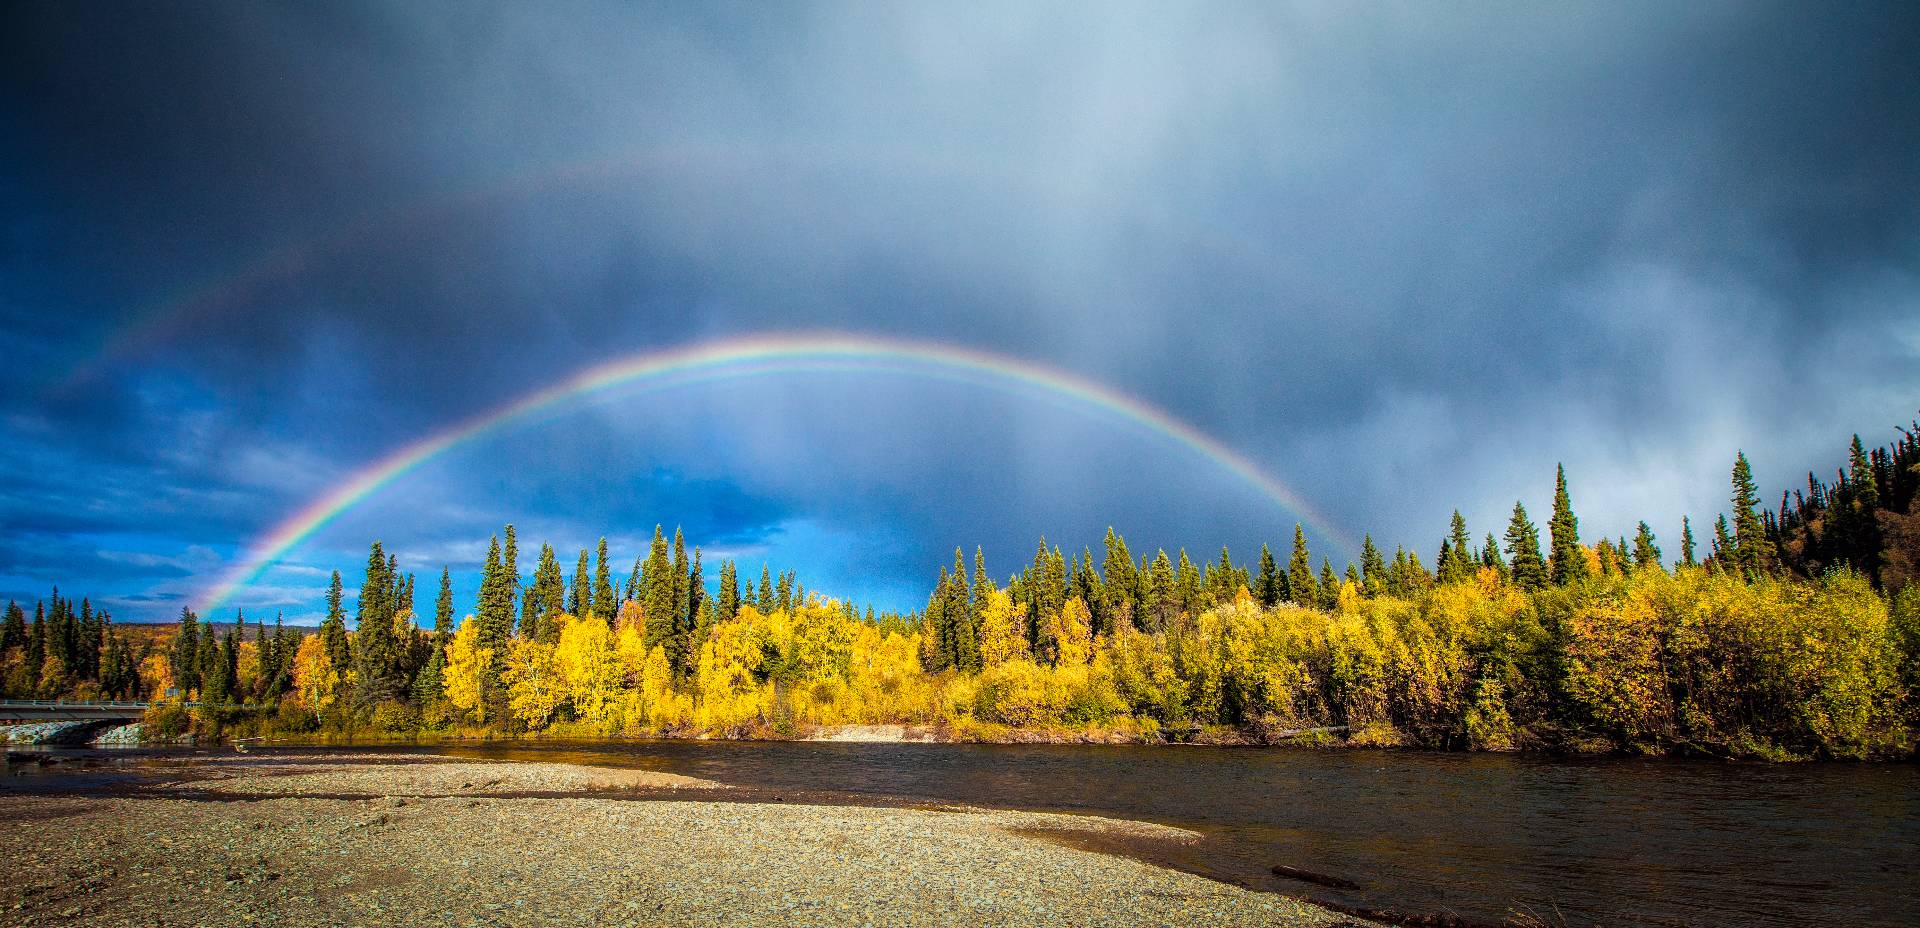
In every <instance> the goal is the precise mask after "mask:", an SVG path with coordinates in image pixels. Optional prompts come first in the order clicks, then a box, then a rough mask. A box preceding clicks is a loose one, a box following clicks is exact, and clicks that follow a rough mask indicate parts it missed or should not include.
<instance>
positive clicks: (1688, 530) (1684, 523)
mask: <svg viewBox="0 0 1920 928" xmlns="http://www.w3.org/2000/svg"><path fill="white" fill-rule="evenodd" d="M1699 564H1700V562H1699V561H1698V560H1697V559H1696V558H1694V556H1693V520H1692V519H1689V518H1687V517H1686V516H1681V517H1680V566H1681V567H1697V566H1699Z"/></svg>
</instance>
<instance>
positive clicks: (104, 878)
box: [0, 755, 1350, 928]
mask: <svg viewBox="0 0 1920 928" xmlns="http://www.w3.org/2000/svg"><path fill="white" fill-rule="evenodd" d="M363 761H364V759H356V758H353V757H351V756H345V755H341V756H306V757H302V758H300V759H299V760H298V761H297V762H293V763H287V762H277V761H257V760H249V759H245V758H213V759H209V760H204V761H196V762H195V763H193V764H191V765H181V766H180V767H178V769H169V770H165V771H162V772H161V775H160V776H156V777H155V778H153V779H152V781H151V783H150V786H148V787H147V788H145V789H135V790H133V791H132V792H120V793H117V794H113V795H99V796H88V795H84V794H70V795H60V796H55V795H14V796H9V797H8V798H7V799H6V801H5V802H4V804H0V823H3V824H4V827H0V859H6V860H9V861H11V862H12V864H11V865H10V867H9V874H8V879H7V880H6V881H5V882H4V885H0V912H4V913H5V916H6V920H7V922H8V923H10V924H20V925H51V924H59V925H265V924H278V925H338V924H450V925H596V926H597V925H650V926H651V925H662V926H665V925H722V924H725V925H853V926H858V925H899V924H914V925H954V926H969V928H973V926H979V925H998V924H1021V925H1028V924H1032V925H1041V924H1062V925H1068V924H1071V925H1170V924H1171V925H1180V924H1208V925H1332V924H1337V923H1341V922H1346V921H1350V919H1346V918H1344V917H1341V916H1337V915H1334V914H1333V913H1329V912H1325V911H1322V910H1319V909H1315V908H1312V907H1310V906H1306V905H1303V904H1301V903H1298V902H1295V901H1293V900H1290V899H1286V898H1283V897H1279V896H1274V895H1270V894H1262V893H1255V892H1250V891H1247V890H1242V889H1239V888H1236V887H1232V886H1227V885H1224V884H1221V883H1216V882H1213V881H1209V880H1206V879H1203V878H1201V877H1197V876H1193V875H1190V874H1185V873H1179V872H1175V871H1171V870H1165V869H1161V868H1158V867H1154V866H1151V865H1148V864H1145V863H1141V862H1138V861H1135V860H1131V859H1127V858H1124V857H1115V856H1109V855H1105V854H1099V853H1094V852H1091V851H1087V850H1080V849H1076V848H1075V847H1072V846H1068V845H1069V844H1074V843H1078V844H1082V845H1087V844H1093V845H1098V844H1099V843H1101V842H1102V841H1113V842H1124V841H1126V840H1134V839H1149V840H1162V841H1183V840H1190V839H1191V838H1192V837H1193V836H1192V835H1191V834H1190V833H1187V832H1182V831H1179V830H1178V829H1172V828H1166V827H1163V826H1158V825H1148V824H1143V823H1137V822H1125V821H1118V820H1111V819H1100V818H1090V817H1083V816H1067V815H1048V814H1037V813H1023V812H1002V811H985V810H973V809H965V810H951V811H949V810H941V811H929V810H916V809H897V808H884V809H883V808H865V807H852V806H819V805H789V804H778V803H767V802H760V803H733V802H715V801H707V797H711V796H713V795H714V792H712V791H713V790H715V787H716V786H717V785H716V784H710V783H707V782H705V781H701V780H695V779H692V778H688V777H677V776H673V775H670V774H657V773H651V772H645V771H621V770H604V769H601V768H587V767H574V766H570V765H564V764H516V763H484V762H480V763H476V762H467V761H437V760H421V761H416V762H405V763H393V762H382V763H365V762H363ZM676 790H688V791H689V792H688V793H687V795H689V796H696V795H697V796H699V797H701V798H700V799H698V800H685V799H676V798H673V796H674V791H676ZM463 792H470V793H476V794H480V793H483V794H484V796H481V795H462V793H463ZM516 792H530V793H539V794H541V795H539V796H537V797H536V796H516V795H513V794H514V793H516ZM720 792H721V793H722V794H723V795H724V791H720ZM566 793H575V794H577V795H564V794H566ZM360 794H367V795H370V796H373V797H374V798H364V799H362V798H340V797H342V796H348V795H360ZM638 795H645V796H647V797H649V798H648V800H647V801H633V800H632V799H631V798H630V797H632V796H638ZM189 796H191V797H200V798H183V797H189ZM319 797H327V798H319ZM1062 842H1066V843H1062Z"/></svg>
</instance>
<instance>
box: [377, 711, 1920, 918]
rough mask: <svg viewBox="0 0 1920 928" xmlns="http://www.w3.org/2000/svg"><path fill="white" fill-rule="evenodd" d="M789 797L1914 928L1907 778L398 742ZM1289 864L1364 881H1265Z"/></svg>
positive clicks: (1371, 869) (1463, 890)
mask: <svg viewBox="0 0 1920 928" xmlns="http://www.w3.org/2000/svg"><path fill="white" fill-rule="evenodd" d="M388 750H395V751H409V752H411V751H431V752H436V753H444V754H457V755H463V756H476V757H493V758H511V759H543V760H555V761H568V762H577V763H588V764H598V765H607V766H634V767H644V768H648V769H654V770H665V771H670V772H673V773H682V774H687V775H691V776H698V777H705V778H708V779H712V780H718V781H721V782H723V783H728V784H733V785H739V786H747V787H753V788H755V789H756V792H765V793H771V794H782V796H783V798H784V799H786V800H787V801H794V800H799V799H806V798H809V797H814V798H820V797H827V796H834V797H838V798H840V799H843V800H844V799H847V798H854V799H858V798H867V799H873V800H885V801H895V802H899V801H904V802H937V803H965V804H970V805H983V806H994V807H1003V808H1019V809H1037V810H1053V811H1065V812H1079V813H1094V814H1100V815H1108V816H1115V817H1121V818H1133V819H1143V820H1148V821H1155V822H1161V823H1165V824H1170V825H1178V826H1181V827H1185V828H1190V829H1193V830H1195V831H1198V832H1201V833H1202V834H1203V835H1205V836H1206V840H1204V841H1202V842H1201V843H1200V844H1199V845H1198V846H1196V847H1188V848H1175V849H1153V850H1150V851H1148V852H1146V855H1147V856H1149V857H1151V858H1154V859H1158V860H1160V861H1161V862H1164V863H1170V864H1173V865H1176V866H1180V867H1182V868H1184V869H1189V870H1194V871H1197V872H1201V873H1205V874H1207V875H1210V876H1215V877H1218V878H1222V879H1227V880H1231V881H1234V882H1238V883H1241V884H1243V885H1247V886H1252V887H1255V888H1259V889H1267V890H1274V891H1279V892H1285V893H1289V894H1292V895H1297V896H1301V897H1303V898H1310V899H1322V900H1330V901H1334V902H1339V903H1344V904H1347V905H1352V906H1362V907H1368V908H1392V909H1396V910H1402V911H1411V912H1450V913H1455V914H1457V915H1461V916H1467V917H1470V918H1474V919H1479V920H1487V921H1498V920H1500V919H1503V918H1506V917H1508V916H1511V915H1515V914H1531V915H1533V916H1536V917H1538V918H1540V919H1541V921H1543V922H1545V923H1546V924H1548V925H1558V924H1566V925H1608V926H1615V925H1699V926H1708V925H1808V924H1827V925H1886V926H1894V925H1903V926H1912V925H1920V767H1916V766H1915V765H1913V764H1876V765H1867V764H1859V765H1855V764H1778V765H1763V764H1729V763H1721V762H1705V761H1676V760H1624V759H1568V758H1555V757H1513V756H1494V755H1478V754H1438V753H1420V752H1393V751H1358V750H1339V751H1321V750H1306V749H1302V750H1285V749H1280V750H1276V749H1252V748H1249V749H1232V748H1181V747H1107V746H1081V745H1071V746H1068V745H1047V746H984V745H953V744H821V743H785V742H682V741H669V742H621V743H594V744H566V743H548V744H526V743H511V744H461V745H440V746H432V747H404V748H391V749H388ZM1276 864H1281V865H1286V866H1290V867H1296V868H1301V869H1304V870H1309V871H1314V872H1317V873H1321V874H1328V875H1333V876H1337V877H1340V878H1342V879H1345V880H1350V881H1352V882H1354V883H1357V884H1359V888H1358V889H1353V890H1343V889H1334V888H1328V887H1324V886H1319V885H1314V884H1309V883H1304V882H1299V881H1296V880H1293V879H1287V878H1281V877H1276V876H1274V875H1273V874H1272V872H1271V868H1272V867H1273V866H1274V865H1276Z"/></svg>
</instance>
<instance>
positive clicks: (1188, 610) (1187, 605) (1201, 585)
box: [1061, 548, 1206, 615]
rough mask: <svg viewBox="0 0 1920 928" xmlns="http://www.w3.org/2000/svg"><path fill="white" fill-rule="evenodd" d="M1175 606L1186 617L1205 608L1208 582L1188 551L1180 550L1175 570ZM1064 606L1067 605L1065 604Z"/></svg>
mask: <svg viewBox="0 0 1920 928" xmlns="http://www.w3.org/2000/svg"><path fill="white" fill-rule="evenodd" d="M1173 586H1174V604H1175V606H1176V608H1177V610H1178V611H1179V612H1180V613H1182V614H1185V615H1197V614H1198V613H1200V612H1201V611H1202V610H1203V609H1204V608H1205V604H1204V603H1202V602H1201V596H1202V595H1203V593H1204V590H1205V589H1206V581H1205V579H1204V578H1202V577H1201V576H1200V568H1198V567H1195V566H1193V560H1192V559H1191V558H1189V557H1187V549H1185V548H1181V549H1180V565H1179V566H1178V567H1177V568H1175V570H1174V577H1173ZM1061 605H1062V606H1064V605H1066V604H1065V603H1064V602H1063V603H1061Z"/></svg>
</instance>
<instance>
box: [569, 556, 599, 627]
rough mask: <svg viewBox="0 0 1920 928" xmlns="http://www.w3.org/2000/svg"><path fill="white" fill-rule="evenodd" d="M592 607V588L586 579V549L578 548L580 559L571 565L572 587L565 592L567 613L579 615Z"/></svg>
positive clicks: (584, 613) (582, 614)
mask: <svg viewBox="0 0 1920 928" xmlns="http://www.w3.org/2000/svg"><path fill="white" fill-rule="evenodd" d="M592 608H593V588H592V587H591V586H589V585H588V580H587V549H585V548H581V549H580V559H579V560H578V561H577V562H575V564H574V567H573V589H572V590H570V591H568V593H567V614H568V615H571V616H574V617H576V618H577V617H580V616H584V615H586V614H587V611H588V610H590V609H592Z"/></svg>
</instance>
